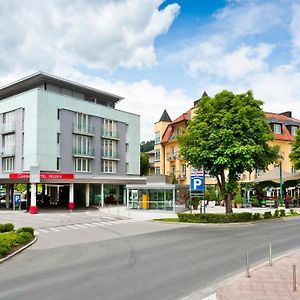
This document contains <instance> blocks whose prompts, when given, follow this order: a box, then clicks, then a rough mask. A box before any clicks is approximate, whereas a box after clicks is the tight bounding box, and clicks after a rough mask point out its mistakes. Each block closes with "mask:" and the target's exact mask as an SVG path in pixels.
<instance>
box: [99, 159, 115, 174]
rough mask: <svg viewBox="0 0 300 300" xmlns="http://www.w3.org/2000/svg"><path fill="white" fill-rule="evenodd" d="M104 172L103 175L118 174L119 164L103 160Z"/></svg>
mask: <svg viewBox="0 0 300 300" xmlns="http://www.w3.org/2000/svg"><path fill="white" fill-rule="evenodd" d="M102 172H103V173H116V172H117V163H116V162H115V161H112V160H103V161H102Z"/></svg>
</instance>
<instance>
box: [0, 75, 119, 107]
mask: <svg viewBox="0 0 300 300" xmlns="http://www.w3.org/2000/svg"><path fill="white" fill-rule="evenodd" d="M44 83H50V84H53V85H56V86H59V87H61V88H65V89H70V90H72V91H76V92H78V93H82V94H84V95H85V96H87V97H91V98H93V97H94V98H99V99H103V100H105V101H107V102H110V103H112V104H115V103H117V102H118V101H120V100H122V99H124V98H123V97H121V96H118V95H114V94H110V93H107V92H104V91H101V90H98V89H95V88H92V87H88V86H86V85H82V84H79V83H75V82H72V81H69V80H67V79H63V78H60V77H57V76H53V75H50V74H47V73H44V72H38V73H35V74H32V75H29V76H28V77H25V78H22V79H20V80H18V81H16V82H13V83H10V84H8V85H6V86H3V87H1V88H0V100H2V99H5V98H8V97H11V96H14V95H17V94H20V93H23V92H26V91H28V90H31V89H34V88H37V87H38V86H40V85H42V84H44Z"/></svg>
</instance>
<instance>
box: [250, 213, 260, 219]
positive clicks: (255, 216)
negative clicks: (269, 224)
mask: <svg viewBox="0 0 300 300" xmlns="http://www.w3.org/2000/svg"><path fill="white" fill-rule="evenodd" d="M260 219H261V216H260V213H254V214H253V215H252V220H255V221H256V220H260Z"/></svg>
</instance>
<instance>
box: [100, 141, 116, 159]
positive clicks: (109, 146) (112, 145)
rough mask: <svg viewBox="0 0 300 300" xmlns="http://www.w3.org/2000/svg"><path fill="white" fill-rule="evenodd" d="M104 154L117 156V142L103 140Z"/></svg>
mask: <svg viewBox="0 0 300 300" xmlns="http://www.w3.org/2000/svg"><path fill="white" fill-rule="evenodd" d="M102 156H104V157H112V158H117V156H118V155H117V142H116V141H112V140H103V141H102Z"/></svg>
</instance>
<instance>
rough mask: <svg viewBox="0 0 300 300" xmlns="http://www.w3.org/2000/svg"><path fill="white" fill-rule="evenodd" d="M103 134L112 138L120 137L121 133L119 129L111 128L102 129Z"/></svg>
mask: <svg viewBox="0 0 300 300" xmlns="http://www.w3.org/2000/svg"><path fill="white" fill-rule="evenodd" d="M101 136H102V137H104V138H111V139H116V140H117V139H119V133H118V132H117V131H109V130H102V132H101Z"/></svg>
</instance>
